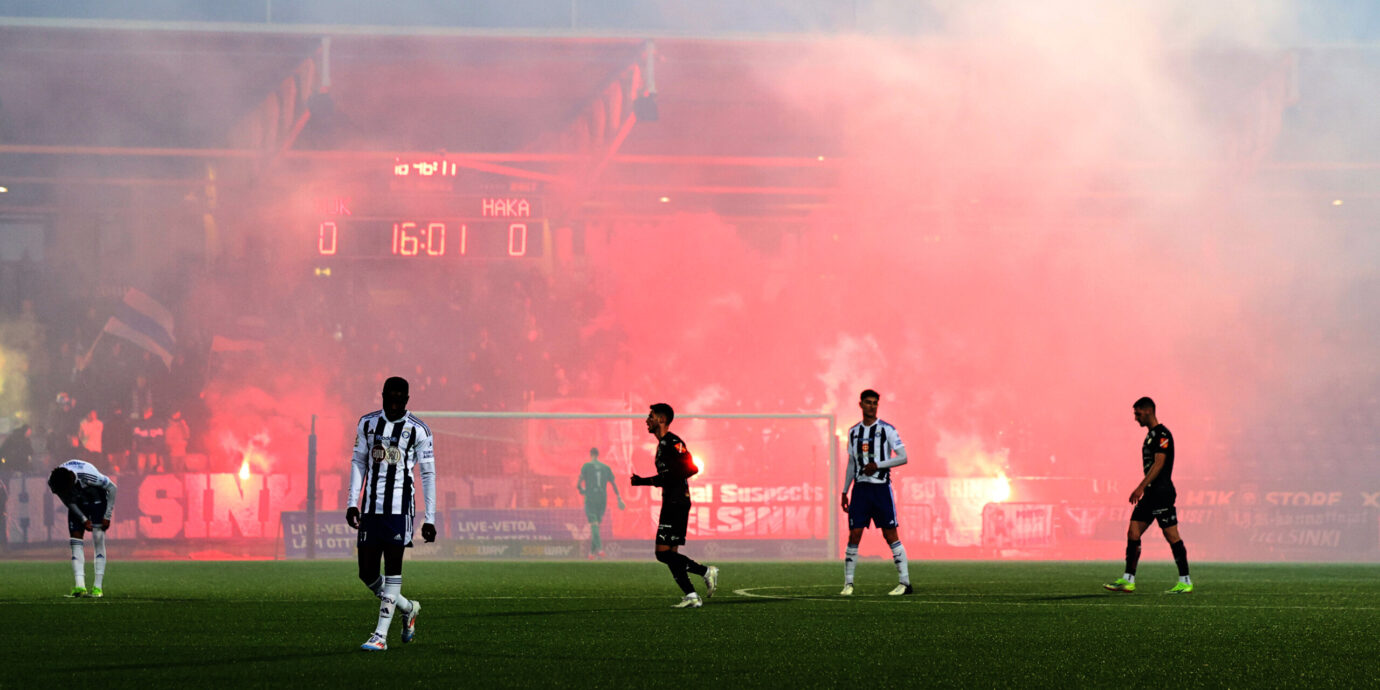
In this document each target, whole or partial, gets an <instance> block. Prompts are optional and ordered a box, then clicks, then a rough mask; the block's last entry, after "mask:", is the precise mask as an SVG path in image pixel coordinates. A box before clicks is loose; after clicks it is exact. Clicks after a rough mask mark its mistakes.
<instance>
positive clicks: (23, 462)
mask: <svg viewBox="0 0 1380 690" xmlns="http://www.w3.org/2000/svg"><path fill="white" fill-rule="evenodd" d="M32 438H33V429H30V428H29V425H27V424H25V425H24V426H21V427H19V428H18V429H15V430H14V431H11V432H10V435H9V436H6V437H5V442H4V443H0V476H3V475H5V474H9V473H15V472H18V473H26V472H28V471H29V468H30V467H32V466H33V457H34V446H33V441H32ZM4 524H5V523H4V522H0V530H3V529H4Z"/></svg>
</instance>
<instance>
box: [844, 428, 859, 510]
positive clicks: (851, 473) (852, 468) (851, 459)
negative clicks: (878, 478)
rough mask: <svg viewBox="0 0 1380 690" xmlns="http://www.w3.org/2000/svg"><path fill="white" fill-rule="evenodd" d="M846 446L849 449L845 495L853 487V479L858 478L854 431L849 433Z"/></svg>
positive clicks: (845, 475)
mask: <svg viewBox="0 0 1380 690" xmlns="http://www.w3.org/2000/svg"><path fill="white" fill-rule="evenodd" d="M845 438H846V440H845V441H844V445H845V446H847V447H848V468H847V469H846V470H845V471H844V473H843V493H845V494H846V493H848V490H849V489H850V488H852V487H853V479H854V478H855V477H857V476H858V455H857V449H855V448H854V447H853V431H852V430H851V429H850V430H849V431H848V436H846V437H845Z"/></svg>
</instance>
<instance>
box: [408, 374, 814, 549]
mask: <svg viewBox="0 0 1380 690" xmlns="http://www.w3.org/2000/svg"><path fill="white" fill-rule="evenodd" d="M582 403H583V404H582ZM538 404H539V405H540V403H538ZM546 406H548V407H555V406H559V407H563V408H565V409H561V410H551V409H548V410H533V411H511V412H509V411H497V412H495V411H489V412H465V411H454V410H431V411H417V412H414V414H415V415H416V416H418V417H419V418H421V419H422V421H424V422H426V423H427V424H428V425H429V426H430V427H431V429H432V434H433V438H434V445H435V450H436V462H437V475H438V480H437V482H438V483H437V509H438V518H437V520H438V522H439V523H441V524H438V528H439V529H440V530H441V532H442V534H443V536H444V537H445V539H444V541H443V542H441V543H442V548H438V549H435V550H433V553H434V555H435V557H439V558H475V557H479V558H523V557H527V558H577V557H578V558H584V557H586V556H590V555H597V553H598V551H603V552H605V553H606V555H607V556H608V557H628V556H633V557H640V556H642V555H645V553H647V552H649V550H650V548H651V546H650V542H651V540H652V538H653V536H654V535H655V533H656V525H657V521H656V517H657V512H658V510H659V509H660V504H661V497H660V493H661V491H660V489H657V488H655V487H645V486H639V487H634V486H631V485H630V484H629V476H630V475H632V474H640V475H643V476H648V475H652V474H655V473H656V467H655V464H654V458H655V451H656V439H655V438H654V437H653V436H652V435H650V434H649V433H647V430H646V427H645V426H644V425H643V424H642V421H643V420H644V419H645V416H646V415H641V414H634V413H630V412H625V411H618V412H613V411H610V412H593V411H589V410H591V409H600V408H603V409H610V408H621V409H624V410H626V406H625V405H624V404H623V403H622V402H621V401H602V400H601V401H559V402H556V403H547V404H546ZM672 430H673V431H675V433H676V434H677V435H679V436H680V437H681V438H683V439H685V443H686V445H687V446H688V447H689V449H690V452H691V455H692V456H693V457H694V458H695V462H696V464H697V465H698V466H699V467H700V472H699V473H698V474H696V475H695V476H694V477H692V478H691V480H690V491H691V497H692V500H693V502H694V508H693V509H692V511H691V515H690V524H689V529H688V535H687V536H688V540H689V543H690V545H691V548H693V549H694V553H695V554H696V557H697V558H700V557H703V558H708V559H743V560H771V559H785V560H814V559H826V558H831V557H832V555H833V554H835V553H836V552H837V550H838V543H839V521H840V517H839V514H838V511H837V510H835V509H834V508H835V505H834V504H835V500H834V497H835V496H837V495H838V491H839V489H838V483H839V460H838V458H839V450H838V440H837V431H838V428H837V420H836V418H835V416H834V415H831V414H819V413H700V414H696V413H681V414H677V415H676V417H675V420H674V423H673V426H672ZM592 449H593V450H596V451H597V454H598V459H599V461H600V462H602V463H604V464H606V465H608V466H609V468H610V469H611V470H612V475H613V481H614V483H615V485H616V487H617V493H615V491H614V489H613V488H612V487H600V488H604V490H605V491H606V498H605V502H604V505H605V509H604V510H603V511H602V512H600V511H598V506H599V502H598V500H597V498H595V499H593V505H592V506H591V505H588V502H587V501H586V497H585V496H581V495H580V493H579V490H578V489H577V484H578V483H579V482H580V477H581V470H582V467H583V466H584V465H585V464H586V463H587V462H588V461H589V460H590V458H591V454H592V453H591V450H592ZM589 493H591V494H593V495H594V496H598V495H599V494H598V493H597V492H596V491H593V490H591V491H590V492H589ZM620 499H621V500H622V502H623V504H624V506H625V508H626V509H623V510H620V509H619V506H618V504H619V501H620ZM591 513H594V515H591ZM591 517H595V518H596V519H597V520H598V522H597V525H598V530H599V537H600V539H599V541H598V546H597V547H596V546H595V542H594V541H593V537H594V534H593V533H592V532H593V530H594V525H595V524H596V523H595V522H593V521H591V519H590V518H591ZM419 555H422V554H419Z"/></svg>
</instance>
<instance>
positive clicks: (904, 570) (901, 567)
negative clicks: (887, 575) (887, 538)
mask: <svg viewBox="0 0 1380 690" xmlns="http://www.w3.org/2000/svg"><path fill="white" fill-rule="evenodd" d="M891 560H893V561H895V562H896V572H897V573H898V574H900V576H901V584H903V585H908V584H910V562H909V561H907V560H906V547H905V546H904V545H902V544H901V540H900V539H897V540H896V543H895V544H892V545H891Z"/></svg>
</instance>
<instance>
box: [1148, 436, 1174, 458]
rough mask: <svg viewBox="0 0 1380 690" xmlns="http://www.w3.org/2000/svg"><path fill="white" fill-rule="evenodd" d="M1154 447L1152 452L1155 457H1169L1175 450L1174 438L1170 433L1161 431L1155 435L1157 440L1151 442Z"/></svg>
mask: <svg viewBox="0 0 1380 690" xmlns="http://www.w3.org/2000/svg"><path fill="white" fill-rule="evenodd" d="M1151 445H1152V446H1154V447H1153V448H1152V449H1151V450H1152V451H1153V452H1154V454H1155V455H1166V456H1167V455H1169V453H1170V452H1172V451H1173V450H1174V437H1173V436H1171V435H1170V434H1169V432H1168V431H1159V432H1157V433H1156V434H1155V439H1154V440H1153V441H1151Z"/></svg>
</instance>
